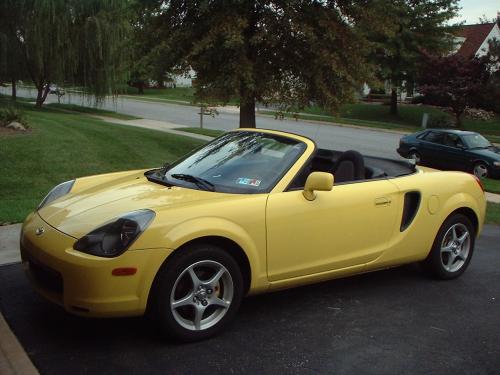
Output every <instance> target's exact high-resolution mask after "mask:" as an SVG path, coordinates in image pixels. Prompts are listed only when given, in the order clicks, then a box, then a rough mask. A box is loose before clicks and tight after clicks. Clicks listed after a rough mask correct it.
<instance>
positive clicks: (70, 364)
mask: <svg viewBox="0 0 500 375" xmlns="http://www.w3.org/2000/svg"><path fill="white" fill-rule="evenodd" d="M499 242H500V229H499V227H495V226H487V227H486V229H485V232H484V234H483V236H482V238H481V239H480V240H479V242H478V244H477V247H476V253H475V254H474V257H473V259H472V263H471V265H470V267H469V269H468V270H467V272H466V273H465V274H464V275H463V276H462V277H461V278H459V279H457V280H454V281H447V282H443V281H436V280H430V279H428V278H426V277H425V276H423V275H422V274H420V273H419V272H418V271H417V270H416V269H415V268H413V267H411V266H407V267H401V268H397V269H393V270H388V271H383V272H377V273H372V274H367V275H362V276H358V277H353V278H348V279H343V280H336V281H331V282H327V283H323V284H319V285H313V286H308V287H303V288H299V289H293V290H288V291H284V292H279V293H273V294H268V295H263V296H257V297H251V298H247V299H246V300H245V301H244V303H243V306H242V308H241V311H240V313H239V315H238V317H237V319H236V322H235V323H234V325H233V326H232V327H231V329H230V330H229V331H227V332H226V333H224V334H223V335H221V336H219V337H216V338H214V339H211V340H208V341H204V342H199V343H194V344H187V345H186V344H184V345H179V344H174V343H171V342H168V341H165V340H163V339H162V338H161V337H159V336H158V335H157V333H156V331H155V329H154V327H151V326H150V325H149V324H148V323H147V322H146V321H145V320H144V319H141V318H134V319H108V320H93V319H83V318H78V317H73V316H70V315H68V314H66V313H65V312H64V311H62V310H61V309H60V308H58V307H56V306H53V305H52V304H50V303H48V302H45V301H44V300H42V299H41V298H40V297H38V296H37V295H36V294H35V293H34V292H33V291H32V290H31V288H30V287H29V286H28V283H27V281H26V280H25V278H24V275H23V274H22V269H21V266H20V265H19V264H16V265H10V266H4V267H0V309H1V311H2V313H3V315H4V316H5V318H6V320H7V321H8V323H9V324H10V326H11V328H12V330H13V331H14V333H15V334H16V335H17V337H18V338H19V340H20V342H21V343H22V344H23V346H24V348H25V350H26V351H27V353H28V354H29V356H30V357H31V359H32V361H33V362H34V364H35V365H36V366H37V368H38V369H39V370H40V372H41V373H43V374H86V373H99V374H107V373H109V374H118V373H119V374H125V373H132V374H134V373H142V374H145V373H162V374H242V373H243V374H426V375H428V374H499V373H500V342H499V336H500V303H499V302H500V248H499V247H498V243H499Z"/></svg>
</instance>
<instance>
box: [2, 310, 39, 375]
mask: <svg viewBox="0 0 500 375" xmlns="http://www.w3.org/2000/svg"><path fill="white" fill-rule="evenodd" d="M0 374H3V375H17V374H23V375H36V374H39V372H38V370H37V369H36V367H35V366H34V365H33V363H32V362H31V360H30V358H29V357H28V355H27V354H26V352H25V351H24V349H23V347H22V346H21V344H20V343H19V341H18V340H17V338H16V336H15V335H14V334H13V333H12V331H11V330H10V327H9V325H8V324H7V322H6V321H5V319H4V317H3V315H2V313H1V312H0Z"/></svg>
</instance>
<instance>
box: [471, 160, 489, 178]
mask: <svg viewBox="0 0 500 375" xmlns="http://www.w3.org/2000/svg"><path fill="white" fill-rule="evenodd" d="M474 174H475V175H476V177H479V178H485V177H487V176H488V167H487V166H486V165H484V164H483V163H478V164H476V165H475V166H474Z"/></svg>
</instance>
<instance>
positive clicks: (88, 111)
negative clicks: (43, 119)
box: [45, 103, 139, 120]
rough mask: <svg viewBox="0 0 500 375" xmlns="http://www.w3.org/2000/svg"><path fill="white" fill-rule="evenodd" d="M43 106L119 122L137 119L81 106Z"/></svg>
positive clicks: (56, 104) (52, 104) (54, 104)
mask: <svg viewBox="0 0 500 375" xmlns="http://www.w3.org/2000/svg"><path fill="white" fill-rule="evenodd" d="M45 106H46V107H49V108H54V109H62V110H66V111H72V112H78V113H85V114H89V115H99V116H106V117H112V118H116V119H119V120H136V119H138V118H139V117H136V116H131V115H126V114H123V113H117V112H115V111H108V110H105V109H100V108H93V107H82V106H80V105H76V104H58V103H50V104H46V105H45Z"/></svg>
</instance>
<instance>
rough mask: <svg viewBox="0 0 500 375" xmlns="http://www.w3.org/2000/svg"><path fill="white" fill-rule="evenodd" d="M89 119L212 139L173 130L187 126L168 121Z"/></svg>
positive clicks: (99, 117)
mask: <svg viewBox="0 0 500 375" xmlns="http://www.w3.org/2000/svg"><path fill="white" fill-rule="evenodd" d="M91 117H94V118H97V119H99V120H102V121H105V122H110V123H113V124H120V125H128V126H136V127H139V128H145V129H151V130H158V131H162V132H165V133H170V134H175V135H181V136H183V137H191V138H195V139H199V140H202V141H211V140H212V139H214V138H213V137H209V136H207V135H202V134H196V133H189V132H183V131H180V130H175V129H178V128H187V127H188V126H185V125H179V124H174V123H173V122H168V121H157V120H148V119H145V118H141V119H136V120H119V119H116V118H112V117H106V116H98V115H91Z"/></svg>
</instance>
